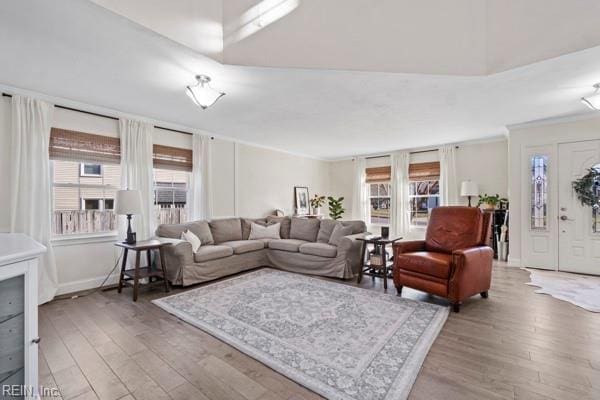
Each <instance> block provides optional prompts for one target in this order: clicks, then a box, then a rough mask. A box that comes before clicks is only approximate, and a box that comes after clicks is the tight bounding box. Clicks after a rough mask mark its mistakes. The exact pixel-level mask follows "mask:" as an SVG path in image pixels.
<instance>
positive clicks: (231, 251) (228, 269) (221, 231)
mask: <svg viewBox="0 0 600 400" xmlns="http://www.w3.org/2000/svg"><path fill="white" fill-rule="evenodd" d="M253 222H254V223H257V224H260V225H263V226H268V225H271V224H276V223H280V236H281V239H260V240H249V236H250V230H251V225H252V223H253ZM340 223H341V224H342V225H343V226H346V227H350V229H347V230H348V231H350V232H351V234H350V235H347V236H344V237H342V238H341V239H340V240H339V241H337V243H336V244H330V243H329V239H330V236H331V233H332V232H333V230H334V228H335V226H336V225H337V224H340ZM188 229H189V230H190V231H191V232H193V233H194V234H195V235H196V236H197V237H198V238H200V241H201V243H202V245H201V246H200V248H199V249H198V251H197V252H196V253H194V252H193V251H192V245H191V244H190V243H189V242H187V241H184V240H181V239H180V238H181V233H182V232H184V231H186V230H188ZM365 232H366V225H365V223H364V222H363V221H341V222H340V221H333V220H319V219H304V218H295V217H293V218H290V217H275V216H270V217H266V218H258V219H248V218H226V219H215V220H210V221H194V222H189V223H185V224H177V225H167V224H163V225H159V226H158V228H157V229H156V236H157V238H158V239H159V240H161V241H165V242H169V243H171V246H165V248H164V249H165V258H166V263H167V277H168V279H169V280H170V281H171V282H172V283H173V284H174V285H183V286H188V285H193V284H195V283H200V282H206V281H210V280H213V279H217V278H221V277H223V276H227V275H231V274H235V273H237V272H241V271H245V270H249V269H253V268H257V267H263V266H268V267H274V268H279V269H283V270H287V271H292V272H299V273H304V274H310V275H321V276H329V277H335V278H342V279H350V278H352V277H353V276H354V275H355V274H356V273H357V272H358V268H359V264H360V249H361V242H360V241H358V240H357V238H358V237H360V236H362V235H363V234H364V233H365Z"/></svg>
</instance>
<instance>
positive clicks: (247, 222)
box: [242, 218, 274, 240]
mask: <svg viewBox="0 0 600 400" xmlns="http://www.w3.org/2000/svg"><path fill="white" fill-rule="evenodd" d="M253 222H254V223H257V224H259V225H263V226H267V224H269V223H268V222H267V219H266V218H242V240H248V237H250V229H251V228H250V227H251V226H252V223H253ZM273 223H274V222H273ZM269 225H270V224H269Z"/></svg>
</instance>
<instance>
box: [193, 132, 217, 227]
mask: <svg viewBox="0 0 600 400" xmlns="http://www.w3.org/2000/svg"><path fill="white" fill-rule="evenodd" d="M192 140H193V147H192V150H193V155H192V157H193V165H194V166H193V170H192V180H191V184H190V190H189V192H188V204H189V205H190V209H189V213H190V218H191V220H192V221H196V220H199V219H209V218H211V217H212V213H213V210H212V190H211V169H210V149H211V140H210V138H209V137H208V136H204V135H198V134H194V136H193V139H192Z"/></svg>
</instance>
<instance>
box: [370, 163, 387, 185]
mask: <svg viewBox="0 0 600 400" xmlns="http://www.w3.org/2000/svg"><path fill="white" fill-rule="evenodd" d="M366 172H367V183H385V182H389V181H391V180H392V167H390V166H389V165H388V166H387V167H371V168H367V169H366Z"/></svg>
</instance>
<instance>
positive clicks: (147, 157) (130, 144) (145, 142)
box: [119, 119, 155, 240]
mask: <svg viewBox="0 0 600 400" xmlns="http://www.w3.org/2000/svg"><path fill="white" fill-rule="evenodd" d="M153 130H154V126H153V125H152V124H148V123H145V122H141V121H135V120H129V119H120V120H119V134H120V136H121V188H123V189H137V190H139V191H140V192H141V195H142V214H141V215H135V216H133V218H132V225H133V226H132V229H133V230H134V231H135V232H137V240H146V239H149V238H150V237H152V236H153V235H154V225H155V221H154V201H153V193H152V191H153V184H152V182H153V177H152V176H153V175H152V174H153V171H152V166H153V164H152V154H153V153H152V132H153ZM120 220H121V221H120V224H119V233H120V234H121V236H124V233H125V230H126V222H125V217H124V216H120Z"/></svg>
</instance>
